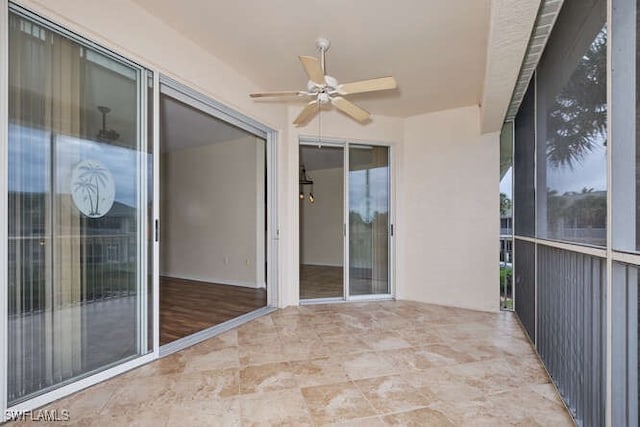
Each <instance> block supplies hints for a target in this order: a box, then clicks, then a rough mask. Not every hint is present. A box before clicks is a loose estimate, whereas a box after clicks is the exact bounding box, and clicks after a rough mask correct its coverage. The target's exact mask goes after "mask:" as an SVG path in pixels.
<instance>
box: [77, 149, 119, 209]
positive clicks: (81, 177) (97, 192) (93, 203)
mask: <svg viewBox="0 0 640 427" xmlns="http://www.w3.org/2000/svg"><path fill="white" fill-rule="evenodd" d="M115 195H116V186H115V184H114V182H113V176H112V175H111V171H110V170H109V169H107V167H106V166H105V165H103V164H102V163H101V162H99V161H97V160H83V161H81V162H80V163H78V164H77V165H76V167H75V168H74V169H73V172H72V173H71V196H72V198H73V203H74V204H75V205H76V207H77V208H78V210H79V211H80V212H82V213H83V214H85V215H86V216H88V217H89V218H100V217H102V216H104V215H106V213H107V212H109V210H110V209H111V206H113V201H114V199H115Z"/></svg>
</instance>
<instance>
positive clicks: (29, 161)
mask: <svg viewBox="0 0 640 427" xmlns="http://www.w3.org/2000/svg"><path fill="white" fill-rule="evenodd" d="M148 80H149V75H148V72H147V71H146V70H144V69H142V68H141V67H138V66H136V65H135V64H131V63H129V62H127V61H125V60H123V59H121V58H118V57H115V56H113V55H111V54H110V53H109V52H106V51H104V50H101V49H99V48H97V47H93V46H92V45H89V44H88V43H85V42H83V41H81V40H78V39H76V38H75V37H73V36H71V35H70V34H68V33H66V32H64V31H63V30H61V29H59V28H57V27H54V26H53V25H49V24H48V23H45V22H43V21H41V20H39V19H38V18H36V17H34V16H31V15H29V14H27V13H26V12H22V11H20V10H18V9H16V10H13V11H12V12H11V13H10V16H9V138H8V155H9V171H8V172H9V173H8V176H9V180H8V189H9V194H8V208H9V209H8V224H9V230H8V231H9V242H8V253H9V259H8V267H9V274H8V279H9V280H8V300H9V301H8V333H9V336H8V403H9V405H13V404H16V403H18V402H21V401H24V400H27V399H29V398H31V397H33V396H35V395H38V394H41V393H43V392H46V391H49V390H50V389H52V388H55V387H58V386H60V385H63V384H66V383H69V382H72V381H74V380H76V379H78V378H79V377H82V376H86V375H89V374H91V373H94V372H97V371H99V370H103V369H106V368H107V367H110V366H114V365H116V364H119V363H122V362H123V361H125V360H129V359H131V358H134V357H136V356H139V355H142V354H144V353H147V352H148V351H150V349H151V348H152V343H151V340H150V339H149V337H150V336H151V334H149V329H148V328H150V327H151V326H152V325H151V324H149V323H150V322H149V321H148V317H147V312H148V306H147V304H148V301H149V295H148V292H149V291H148V288H147V281H148V270H147V269H148V258H147V256H148V253H147V250H148V246H147V245H148V244H149V241H148V239H149V238H150V233H149V232H148V230H149V227H148V214H149V209H150V208H149V206H150V202H151V196H150V194H147V193H148V186H147V184H148V180H149V178H148V177H149V176H150V173H151V171H150V165H151V153H150V152H149V150H148V149H147V147H148V144H147V133H148V122H147V118H146V106H147V101H148V96H147V93H148V91H149V83H148Z"/></svg>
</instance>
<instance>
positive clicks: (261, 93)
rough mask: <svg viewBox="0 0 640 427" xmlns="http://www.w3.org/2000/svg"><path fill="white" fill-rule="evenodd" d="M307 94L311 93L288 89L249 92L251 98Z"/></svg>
mask: <svg viewBox="0 0 640 427" xmlns="http://www.w3.org/2000/svg"><path fill="white" fill-rule="evenodd" d="M305 95H309V94H308V93H307V92H303V91H301V90H287V91H281V92H258V93H250V94H249V96H250V97H251V98H265V97H267V96H305Z"/></svg>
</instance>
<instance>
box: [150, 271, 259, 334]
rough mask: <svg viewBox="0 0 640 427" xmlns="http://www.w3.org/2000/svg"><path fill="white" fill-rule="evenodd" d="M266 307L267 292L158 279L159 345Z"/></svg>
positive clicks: (167, 278) (181, 280)
mask: <svg viewBox="0 0 640 427" xmlns="http://www.w3.org/2000/svg"><path fill="white" fill-rule="evenodd" d="M266 305H267V291H266V289H264V288H259V289H253V288H246V287H242V286H229V285H220V284H217V283H207V282H198V281H195V280H186V279H176V278H173V277H164V276H162V277H160V345H165V344H168V343H170V342H172V341H175V340H177V339H180V338H184V337H186V336H189V335H191V334H194V333H196V332H199V331H201V330H203V329H207V328H210V327H212V326H215V325H219V324H220V323H223V322H226V321H227V320H231V319H234V318H236V317H238V316H241V315H243V314H246V313H249V312H251V311H254V310H257V309H258V308H261V307H265V306H266Z"/></svg>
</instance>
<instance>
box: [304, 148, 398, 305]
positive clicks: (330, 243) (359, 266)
mask: <svg viewBox="0 0 640 427" xmlns="http://www.w3.org/2000/svg"><path fill="white" fill-rule="evenodd" d="M390 151H391V149H390V148H389V147H388V146H377V145H367V144H351V143H348V142H345V143H340V142H335V141H332V142H327V141H322V144H318V143H317V142H313V143H312V142H306V141H304V140H303V141H302V142H301V146H300V157H299V159H300V164H299V168H300V177H299V198H300V216H299V224H300V299H302V300H316V301H317V300H327V299H346V300H349V299H358V298H370V297H372V296H385V295H387V296H388V295H391V294H392V289H391V253H392V251H391V243H392V231H393V230H392V228H393V225H392V219H391V218H392V215H391V188H392V186H391V162H390Z"/></svg>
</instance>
